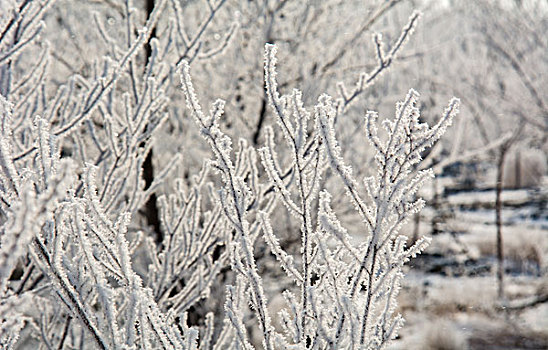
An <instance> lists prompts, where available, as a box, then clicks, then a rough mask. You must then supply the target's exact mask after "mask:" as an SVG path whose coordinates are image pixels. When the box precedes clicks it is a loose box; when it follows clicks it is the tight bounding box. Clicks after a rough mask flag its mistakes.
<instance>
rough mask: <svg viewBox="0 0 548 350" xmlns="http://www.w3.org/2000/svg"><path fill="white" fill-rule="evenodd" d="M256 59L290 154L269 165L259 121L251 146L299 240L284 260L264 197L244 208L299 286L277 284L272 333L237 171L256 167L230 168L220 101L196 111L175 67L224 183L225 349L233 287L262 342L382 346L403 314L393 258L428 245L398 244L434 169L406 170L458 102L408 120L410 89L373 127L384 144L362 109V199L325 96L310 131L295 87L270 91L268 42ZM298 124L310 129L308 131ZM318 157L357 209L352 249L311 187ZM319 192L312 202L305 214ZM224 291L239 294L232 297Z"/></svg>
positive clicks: (413, 111) (234, 317)
mask: <svg viewBox="0 0 548 350" xmlns="http://www.w3.org/2000/svg"><path fill="white" fill-rule="evenodd" d="M265 56H266V63H265V85H266V89H267V94H268V96H269V100H270V105H271V107H272V108H273V109H274V110H275V115H276V117H277V123H278V125H279V127H280V129H281V131H282V133H283V135H284V138H285V140H286V142H287V144H288V148H289V149H290V152H291V163H290V164H289V165H287V166H283V165H281V164H279V162H278V159H277V156H276V150H275V148H276V147H275V146H274V142H273V133H274V131H273V129H272V128H270V127H269V128H267V129H266V135H267V136H266V139H267V142H266V146H265V147H262V148H260V149H259V154H260V158H261V162H262V164H263V167H264V169H265V171H266V173H267V175H268V178H269V180H270V186H272V187H273V188H274V189H275V191H276V194H277V198H279V201H281V202H282V203H283V204H284V206H285V207H286V208H287V210H288V211H289V212H290V213H291V214H292V215H293V216H294V217H295V218H296V219H297V220H298V221H299V222H300V227H301V228H300V235H301V238H302V241H301V250H300V252H301V255H300V256H299V257H298V259H295V257H293V256H291V255H289V254H288V253H287V252H285V251H284V250H283V249H282V247H280V246H279V244H278V239H277V237H276V234H275V231H274V229H273V227H272V224H271V220H270V218H269V210H270V207H271V205H268V206H267V207H266V210H259V211H258V213H256V214H255V216H256V217H258V221H259V222H260V225H261V230H262V231H263V237H264V240H265V241H266V243H267V244H268V245H269V247H270V249H271V251H272V253H273V254H274V255H275V256H276V258H277V260H278V261H279V263H280V265H281V267H282V268H283V269H284V271H285V272H286V273H287V275H288V277H289V278H290V279H291V280H292V281H293V282H294V283H295V285H296V287H298V288H297V289H298V290H299V292H298V295H295V294H294V293H292V292H291V291H290V290H285V291H284V292H283V293H284V297H285V299H286V301H287V306H288V307H287V309H284V310H282V312H281V319H282V322H283V326H284V327H283V328H284V332H283V333H278V332H276V331H275V330H274V329H273V327H272V321H271V317H270V316H269V310H268V307H267V302H266V295H265V292H264V287H263V282H262V280H261V278H260V276H259V275H258V272H257V266H256V261H255V259H254V256H253V254H252V250H253V244H252V242H253V240H254V239H255V237H254V230H253V229H252V225H251V224H250V222H249V220H248V218H249V217H250V216H251V215H250V212H251V211H254V210H253V209H254V207H256V206H252V205H250V204H251V203H252V202H253V201H255V200H256V198H257V197H258V195H257V194H255V193H256V192H255V193H254V191H253V190H252V189H251V187H249V186H248V185H247V184H246V181H245V180H244V177H247V176H251V178H252V179H253V180H251V181H250V183H255V182H256V179H255V174H256V171H255V170H254V171H251V170H248V172H249V173H248V174H246V172H245V171H244V172H242V170H240V169H237V168H235V167H234V164H233V162H232V156H231V140H230V139H229V138H228V137H227V136H226V135H224V134H223V132H222V131H221V130H220V129H219V125H218V118H219V117H221V115H222V113H223V104H224V102H223V101H221V100H218V101H216V102H215V103H214V104H213V107H212V109H211V112H210V114H209V115H208V116H205V115H204V114H203V112H202V108H201V106H200V103H199V102H198V100H197V97H196V95H195V92H194V88H193V86H192V83H191V79H190V75H189V68H188V64H186V63H184V62H183V68H182V85H183V89H184V91H185V96H186V99H187V106H188V108H189V109H190V110H191V111H192V114H193V116H194V118H195V120H196V122H197V124H198V127H199V128H200V131H201V133H202V135H203V137H204V138H205V139H206V140H207V141H208V143H209V144H210V146H211V148H212V151H213V153H214V155H215V160H214V161H213V164H214V167H215V168H216V169H217V170H218V172H219V173H220V175H221V177H222V180H223V183H224V187H222V189H221V190H220V191H219V197H220V198H219V199H220V201H221V203H222V205H223V208H224V213H225V215H226V217H227V218H228V221H229V222H230V224H231V225H232V226H233V228H234V230H235V231H236V233H237V236H238V238H237V239H236V240H235V242H233V244H232V247H231V257H230V259H231V261H232V265H233V268H234V269H235V271H237V272H238V274H239V277H238V279H237V284H236V285H235V286H229V287H228V291H229V293H228V300H227V304H226V311H227V314H228V317H229V319H230V322H231V324H232V328H233V330H232V332H234V334H235V337H234V338H233V340H232V341H233V342H236V344H234V345H232V346H235V347H237V346H240V347H242V348H247V347H250V343H249V341H248V340H247V337H246V328H245V327H244V324H245V322H244V318H243V314H242V310H241V305H238V304H239V303H241V301H239V300H238V299H239V298H237V297H238V296H239V297H244V298H245V297H248V298H249V299H250V301H251V307H252V309H253V310H254V312H255V314H256V318H257V320H258V324H259V326H260V330H261V332H262V334H263V346H264V348H266V349H274V348H284V349H288V348H293V347H295V348H303V349H305V348H320V349H324V348H331V349H339V348H351V349H355V348H365V349H377V348H382V347H383V346H385V345H386V344H387V343H388V342H389V341H390V340H392V339H393V338H394V337H395V336H396V334H397V330H398V328H400V327H401V325H402V322H403V319H402V318H401V316H400V315H394V309H395V306H396V296H397V294H398V290H399V281H400V279H401V277H402V270H401V269H402V266H403V264H404V263H405V262H407V261H408V260H409V259H410V258H412V257H414V256H415V255H417V254H418V253H420V252H421V251H422V250H423V249H424V248H425V247H426V245H427V243H428V240H427V239H425V238H422V239H419V240H418V241H417V242H416V243H415V244H414V245H413V246H411V247H409V248H406V246H405V242H406V238H405V237H404V236H398V231H399V229H400V227H401V226H402V225H403V224H404V223H405V222H406V221H407V219H408V218H409V216H410V215H412V214H414V213H417V212H418V211H419V210H420V209H421V208H422V207H423V205H424V201H423V200H422V199H416V198H415V194H416V193H417V191H418V189H419V188H420V187H421V186H422V185H423V184H424V182H425V181H426V180H427V179H428V178H431V177H432V176H433V173H432V171H431V170H419V171H414V169H415V168H416V165H417V164H418V163H419V162H420V161H421V159H422V158H421V153H422V152H424V151H425V150H426V149H427V148H428V147H431V146H432V145H433V144H434V142H436V141H437V140H438V139H439V138H440V137H441V135H442V134H443V133H444V132H445V130H446V128H447V127H448V126H449V125H450V124H451V122H452V119H453V116H454V115H455V114H456V113H457V109H458V100H456V99H453V100H452V101H451V102H450V104H449V106H448V107H447V108H446V110H445V111H444V113H443V115H442V118H441V119H440V121H439V122H438V123H437V124H436V125H435V126H433V127H432V128H430V127H429V126H428V125H426V124H422V123H419V110H418V108H417V106H416V105H417V103H418V101H417V99H418V94H417V93H416V92H415V91H413V90H411V91H410V92H409V93H408V95H407V97H406V98H405V100H404V101H402V102H400V103H398V105H397V109H396V116H395V119H394V120H387V121H385V123H384V124H383V125H384V127H385V129H386V131H387V139H386V141H384V142H383V141H381V139H380V138H379V136H378V131H377V127H376V119H377V115H376V114H375V113H374V112H368V113H367V115H366V118H365V133H366V136H367V139H368V140H369V142H370V144H371V145H372V146H373V147H374V148H375V150H376V157H375V160H376V165H377V169H378V171H377V174H376V176H373V177H369V178H366V179H364V184H365V188H366V193H367V199H363V198H362V195H361V194H360V191H359V186H358V184H357V181H356V179H355V178H354V177H353V176H352V170H351V167H350V166H347V165H345V163H344V160H343V159H342V158H341V155H340V149H339V145H338V143H337V140H336V137H335V134H334V128H333V122H334V118H335V115H336V114H337V111H336V109H335V104H334V103H333V102H332V99H331V97H330V96H328V95H322V96H320V98H319V101H318V104H317V105H316V106H315V108H314V112H315V113H314V114H315V116H314V127H313V128H310V127H309V125H308V124H309V120H310V113H309V112H308V111H307V110H306V109H305V108H304V106H303V102H302V97H301V92H300V91H298V90H293V92H292V94H291V95H283V96H281V95H280V94H279V92H278V88H277V82H276V69H275V47H274V46H271V45H267V47H266V55H265ZM342 101H344V100H342ZM340 103H341V104H342V103H343V102H340ZM339 108H341V107H339ZM308 130H312V132H311V133H312V134H313V135H315V136H310V135H309V133H310V132H309V131H308ZM240 145H241V148H240V151H239V154H238V157H237V161H236V163H238V164H241V160H242V159H241V157H242V154H243V153H244V152H245V153H248V155H247V158H248V159H247V160H248V161H250V162H251V163H250V164H249V165H247V166H248V167H249V168H250V169H255V168H256V165H255V163H254V162H253V161H254V157H251V154H253V153H252V152H253V151H252V150H250V149H249V147H247V146H246V143H245V142H243V141H242V142H241V143H240ZM326 164H329V166H330V167H331V168H332V169H333V171H334V172H335V173H336V174H337V175H338V176H339V177H340V179H341V181H342V182H343V184H344V187H345V188H346V192H347V196H348V201H349V205H351V206H353V207H354V208H355V210H356V211H357V212H358V213H359V215H360V216H361V218H362V222H363V226H364V227H363V231H364V232H365V233H366V234H367V236H368V237H367V240H366V241H365V242H364V243H362V244H361V245H360V246H357V247H354V246H352V244H351V243H350V239H349V237H348V233H347V231H346V229H345V228H344V227H343V225H342V223H341V222H340V221H339V220H338V219H337V217H336V215H335V213H334V211H333V209H332V208H331V203H330V198H331V195H330V193H329V192H328V191H326V190H321V185H320V181H321V179H322V177H323V174H324V172H325V165H326ZM284 168H285V169H288V170H289V172H290V173H291V177H290V178H289V180H284V178H287V176H286V175H284V173H283V172H282V170H281V169H284ZM243 175H245V176H243ZM318 198H319V205H318V209H317V210H316V212H314V213H313V211H314V209H313V208H314V201H315V200H317V199H318ZM313 214H314V215H313ZM313 217H315V220H314V219H313ZM364 252H365V254H364ZM296 261H299V264H297V263H296ZM235 291H239V292H238V293H239V295H238V294H236V295H234V293H236V292H235ZM246 291H247V292H246ZM237 305H238V306H237Z"/></svg>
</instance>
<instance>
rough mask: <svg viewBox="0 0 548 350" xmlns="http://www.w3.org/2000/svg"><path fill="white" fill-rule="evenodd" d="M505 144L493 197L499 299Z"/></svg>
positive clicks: (501, 262) (501, 273) (501, 288)
mask: <svg viewBox="0 0 548 350" xmlns="http://www.w3.org/2000/svg"><path fill="white" fill-rule="evenodd" d="M506 151H507V148H506V146H503V147H501V148H500V150H499V155H498V161H497V183H496V199H495V216H496V222H495V224H496V226H497V294H498V297H499V299H500V300H502V299H503V298H504V250H503V241H502V213H501V211H502V198H501V197H502V181H503V180H504V158H505V157H506Z"/></svg>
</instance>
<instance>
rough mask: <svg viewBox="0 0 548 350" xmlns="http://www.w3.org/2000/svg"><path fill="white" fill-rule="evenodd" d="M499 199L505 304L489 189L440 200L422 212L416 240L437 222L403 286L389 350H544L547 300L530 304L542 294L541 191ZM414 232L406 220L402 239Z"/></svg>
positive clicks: (546, 225)
mask: <svg viewBox="0 0 548 350" xmlns="http://www.w3.org/2000/svg"><path fill="white" fill-rule="evenodd" d="M502 198H503V202H504V210H503V212H502V217H503V222H504V226H503V242H504V252H505V257H506V259H505V263H504V267H505V281H504V287H505V297H506V300H505V302H503V301H501V300H499V299H498V298H497V284H496V278H495V274H494V273H495V268H496V262H497V261H496V258H495V256H496V244H495V239H496V226H495V212H494V202H495V192H494V191H492V190H486V191H476V192H460V193H454V194H451V195H448V196H447V197H446V198H445V199H443V200H440V202H439V203H438V205H439V206H438V208H437V209H433V208H432V207H427V208H425V210H423V212H422V216H421V220H420V224H419V232H420V234H421V235H431V234H432V227H433V226H432V221H435V220H433V219H434V215H435V214H436V215H438V216H443V218H442V219H441V220H439V223H438V224H436V225H437V229H438V230H439V233H438V234H435V235H433V236H432V239H433V240H432V244H431V246H430V247H429V248H428V249H427V251H426V253H425V254H424V255H423V256H421V257H419V258H418V259H417V260H415V261H414V262H412V268H410V269H409V271H408V272H407V276H406V278H405V280H404V282H403V288H402V291H401V293H400V301H399V304H400V305H399V307H400V312H402V314H403V315H404V317H405V318H406V320H407V322H406V326H405V327H404V329H402V331H401V332H400V337H399V338H398V340H397V341H396V342H395V343H394V345H393V346H392V347H391V349H409V350H413V349H548V302H547V301H544V302H538V301H539V299H541V298H543V297H546V296H548V280H547V277H546V276H547V271H548V211H547V209H546V203H547V199H548V190H546V189H545V190H542V191H541V190H508V191H504V192H503V197H502ZM430 203H432V201H431V199H430ZM414 229H415V227H414V225H413V223H410V224H409V225H408V227H407V229H406V234H408V235H410V236H411V235H412V232H413V231H414ZM535 301H537V302H538V303H537V304H536V305H533V306H528V307H524V308H519V306H523V305H527V304H534V303H535Z"/></svg>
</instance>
